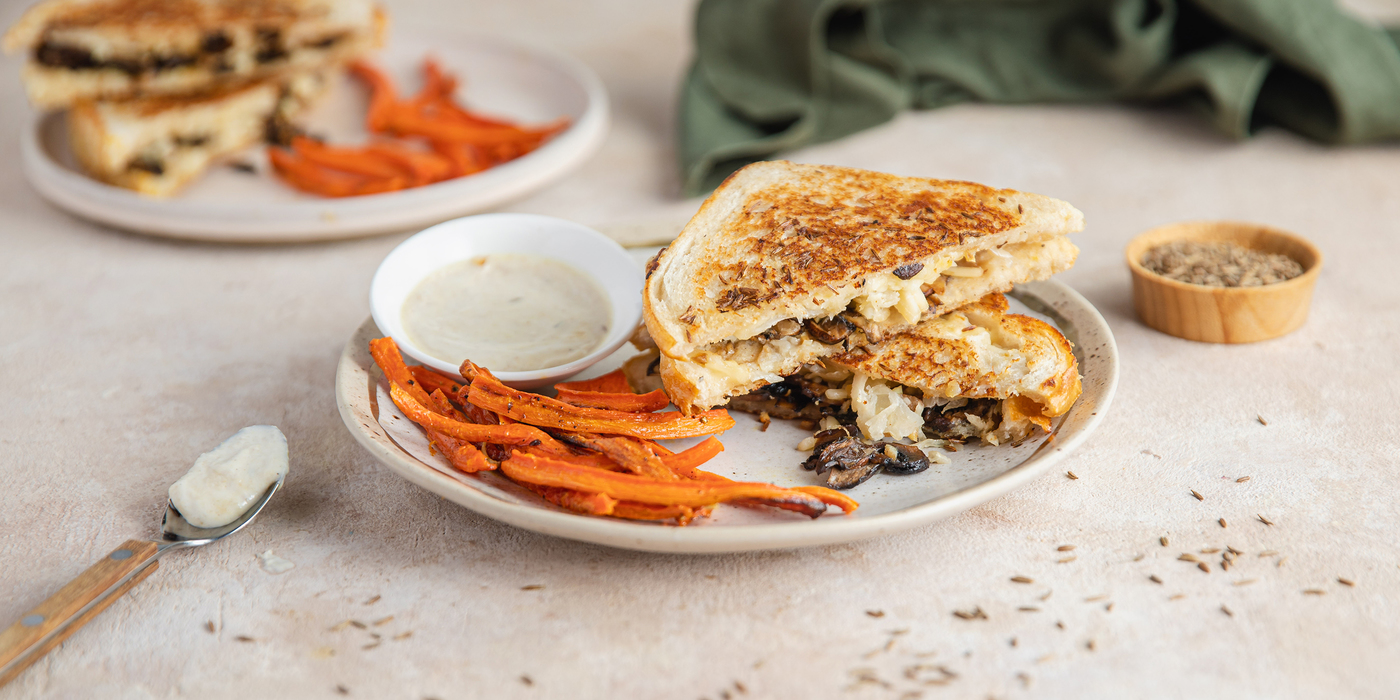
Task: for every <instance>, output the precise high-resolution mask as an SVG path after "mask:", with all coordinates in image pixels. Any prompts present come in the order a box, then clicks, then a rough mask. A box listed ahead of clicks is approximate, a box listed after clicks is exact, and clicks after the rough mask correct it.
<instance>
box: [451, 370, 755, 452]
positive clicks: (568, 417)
mask: <svg viewBox="0 0 1400 700" xmlns="http://www.w3.org/2000/svg"><path fill="white" fill-rule="evenodd" d="M481 383H482V382H480V381H478V382H475V383H473V384H472V387H471V390H470V392H469V394H468V397H467V400H468V401H469V402H470V403H472V404H474V405H476V406H480V407H482V408H485V409H487V410H490V411H494V412H496V413H500V414H503V415H507V416H510V417H511V418H514V419H516V420H518V421H523V422H525V423H529V424H531V425H538V426H541V427H545V428H558V429H561V430H568V431H571V432H577V433H599V434H603V435H625V436H627V437H636V438H647V439H651V440H664V439H669V438H681V437H699V436H701V435H712V434H714V433H722V432H724V431H726V430H728V429H730V428H732V427H734V419H733V418H730V417H729V414H727V413H725V412H724V411H706V412H705V413H700V414H697V415H694V416H683V415H681V414H680V413H675V412H672V413H643V414H622V415H624V416H676V418H675V419H668V420H664V421H660V420H646V421H643V420H637V419H636V418H635V417H630V418H598V417H592V416H583V415H579V414H577V413H574V414H570V413H569V412H564V411H560V410H558V409H556V408H554V407H550V406H547V405H542V402H536V401H532V400H530V399H525V400H521V401H517V400H515V399H513V398H510V397H506V396H501V395H499V394H493V393H490V392H487V391H486V390H484V389H482V388H480V385H481ZM527 396H534V395H533V394H529V395H527ZM536 398H537V399H545V398H546V397H543V396H539V397H536ZM550 400H551V401H552V399H550ZM555 403H559V402H557V401H556V402H555ZM561 405H563V406H567V407H568V408H570V409H573V410H574V411H596V410H599V409H585V408H577V407H574V406H569V405H568V404H561Z"/></svg>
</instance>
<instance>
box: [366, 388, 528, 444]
mask: <svg viewBox="0 0 1400 700" xmlns="http://www.w3.org/2000/svg"><path fill="white" fill-rule="evenodd" d="M389 398H391V399H393V401H394V405H395V406H398V407H399V410H400V411H403V413H404V415H406V416H408V418H409V420H411V421H413V422H414V423H417V424H418V425H421V426H423V428H424V429H428V430H436V431H438V432H440V433H442V434H444V435H449V436H451V437H455V438H457V439H458V440H465V441H467V442H489V443H494V444H498V445H532V446H535V447H538V446H540V445H543V444H544V442H545V441H546V440H549V441H551V442H553V441H554V440H553V438H551V437H550V436H549V435H548V434H546V433H545V432H544V431H542V430H540V429H539V428H536V427H534V426H529V425H524V424H523V423H513V424H511V425H481V424H479V423H465V422H462V421H459V420H454V419H452V418H448V417H447V416H443V415H438V414H436V413H433V412H432V411H431V410H429V409H428V408H427V407H425V406H424V405H423V404H421V403H419V402H418V401H416V400H414V399H413V397H412V396H411V395H410V394H409V392H408V390H407V389H404V388H403V387H401V386H399V385H398V384H397V383H395V384H390V385H389Z"/></svg>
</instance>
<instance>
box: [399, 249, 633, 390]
mask: <svg viewBox="0 0 1400 700" xmlns="http://www.w3.org/2000/svg"><path fill="white" fill-rule="evenodd" d="M400 318H401V319H402V322H403V329H404V332H405V333H406V334H407V335H408V337H409V339H410V340H412V341H413V344H414V345H416V346H418V348H419V349H421V350H422V351H423V352H426V353H428V354H429V355H432V356H433V357H436V358H438V359H440V360H443V361H445V362H449V363H452V364H454V365H455V364H460V363H461V362H462V361H463V360H467V359H470V360H471V361H472V362H475V363H476V364H478V365H481V366H483V367H487V368H489V369H491V370H494V371H497V372H522V371H528V370H535V369H544V368H546V367H556V366H558V365H562V364H565V363H568V362H572V361H574V360H577V359H579V358H580V357H583V356H584V355H587V354H588V353H590V352H593V350H594V349H596V348H597V347H598V346H599V345H600V344H602V342H603V340H604V339H605V338H606V337H607V335H608V323H609V322H610V321H611V319H612V306H611V304H609V303H608V297H607V295H606V294H605V293H604V292H603V290H602V289H599V288H598V285H597V284H596V283H595V282H594V281H593V279H592V278H590V277H589V276H588V275H587V274H585V273H583V272H580V271H579V270H576V269H574V268H573V267H570V266H569V265H566V264H564V263H561V262H559V261H557V260H551V259H549V258H545V257H541V256H538V255H525V254H517V253H502V254H498V255H485V256H481V257H476V258H471V259H470V260H463V261H461V262H458V263H453V264H451V265H448V266H446V267H444V268H442V269H440V270H437V271H436V272H433V273H432V274H430V275H428V276H427V277H425V278H423V281H422V282H419V283H418V286H417V287H414V289H413V291H412V292H411V293H409V295H408V298H407V299H405V300H404V302H403V309H402V311H401V313H400Z"/></svg>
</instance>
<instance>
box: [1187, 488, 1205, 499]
mask: <svg viewBox="0 0 1400 700" xmlns="http://www.w3.org/2000/svg"><path fill="white" fill-rule="evenodd" d="M1191 495H1192V496H1195V497H1196V500H1198V501H1204V500H1206V497H1205V496H1202V495H1201V493H1200V492H1199V491H1197V490H1196V489H1191Z"/></svg>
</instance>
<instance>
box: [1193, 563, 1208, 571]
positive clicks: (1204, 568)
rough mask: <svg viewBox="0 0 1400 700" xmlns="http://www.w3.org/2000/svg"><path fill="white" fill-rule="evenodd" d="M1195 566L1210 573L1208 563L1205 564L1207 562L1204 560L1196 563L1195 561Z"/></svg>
mask: <svg viewBox="0 0 1400 700" xmlns="http://www.w3.org/2000/svg"><path fill="white" fill-rule="evenodd" d="M1196 568H1197V569H1200V570H1201V571H1204V572H1206V573H1210V564H1207V563H1205V562H1203V561H1202V562H1197V563H1196Z"/></svg>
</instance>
